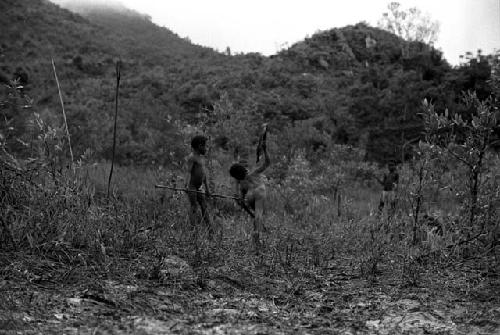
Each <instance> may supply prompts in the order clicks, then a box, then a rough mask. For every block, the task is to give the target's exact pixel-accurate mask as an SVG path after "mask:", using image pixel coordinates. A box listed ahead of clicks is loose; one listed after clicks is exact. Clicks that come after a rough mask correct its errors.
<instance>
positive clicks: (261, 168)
mask: <svg viewBox="0 0 500 335" xmlns="http://www.w3.org/2000/svg"><path fill="white" fill-rule="evenodd" d="M262 150H263V151H264V163H263V164H262V165H261V166H259V167H258V168H257V169H256V170H255V172H256V173H262V172H264V171H265V170H266V169H267V168H268V167H269V165H271V159H270V158H269V154H268V153H267V148H266V145H265V144H264V145H263V146H262Z"/></svg>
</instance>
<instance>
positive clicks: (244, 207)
mask: <svg viewBox="0 0 500 335" xmlns="http://www.w3.org/2000/svg"><path fill="white" fill-rule="evenodd" d="M155 188H166V189H169V190H174V191H183V192H191V193H199V194H205V195H206V193H205V192H201V191H196V190H189V189H186V188H179V187H173V186H167V185H155ZM210 196H211V197H216V198H225V199H234V200H236V202H237V203H238V205H239V206H240V207H241V208H243V209H244V210H245V212H247V213H248V215H250V216H251V217H252V218H255V214H254V213H253V212H252V211H251V210H250V208H248V206H247V205H246V204H245V202H243V201H241V200H242V199H241V198H237V197H232V196H230V195H224V194H213V193H211V194H210Z"/></svg>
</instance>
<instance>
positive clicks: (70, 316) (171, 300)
mask: <svg viewBox="0 0 500 335" xmlns="http://www.w3.org/2000/svg"><path fill="white" fill-rule="evenodd" d="M58 257H59V259H57V257H51V258H48V257H46V256H44V257H40V256H36V255H25V254H21V253H3V254H1V253H0V333H1V334H290V333H294V334H332V333H339V334H500V276H499V274H498V273H496V272H495V271H493V272H492V271H485V270H484V269H482V268H481V266H479V265H478V264H479V262H477V260H475V261H474V260H472V261H469V262H467V263H461V264H455V265H453V266H446V267H443V266H439V267H438V266H428V267H427V268H428V269H427V270H422V272H421V273H420V275H419V280H418V284H417V285H416V286H404V285H402V281H401V276H400V274H399V273H398V270H397V269H396V268H395V267H393V266H392V265H391V264H386V265H383V266H381V267H380V271H379V273H378V275H377V276H376V277H374V278H373V279H366V278H364V277H361V276H360V275H359V273H360V271H359V269H358V266H357V265H356V262H355V261H354V260H353V259H349V257H348V256H345V255H344V256H341V255H338V256H337V257H336V259H335V260H330V261H328V262H326V263H325V264H324V265H323V266H321V267H314V266H311V267H304V268H294V267H293V266H292V267H289V268H288V269H287V270H286V271H285V270H282V271H277V270H276V267H272V266H270V263H269V262H270V261H271V259H270V258H266V255H260V256H253V257H250V256H248V255H243V254H242V255H230V256H229V255H227V257H230V258H231V263H230V266H229V265H228V262H218V263H215V264H210V265H203V266H197V267H195V268H193V267H192V266H190V265H189V264H188V263H187V262H186V261H184V260H183V259H182V258H180V257H178V256H172V255H166V256H162V260H161V262H160V263H158V262H156V265H152V264H155V260H154V259H152V258H147V257H144V256H137V257H127V258H123V257H118V256H116V257H109V258H108V259H107V260H105V262H104V264H106V265H105V266H99V267H95V266H91V265H88V264H85V262H84V260H82V261H81V262H80V263H79V264H72V265H69V264H67V263H65V262H62V261H61V255H59V256H58ZM73 263H75V262H74V261H73Z"/></svg>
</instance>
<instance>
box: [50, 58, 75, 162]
mask: <svg viewBox="0 0 500 335" xmlns="http://www.w3.org/2000/svg"><path fill="white" fill-rule="evenodd" d="M52 69H53V70H54V77H55V78H56V83H57V90H58V92H59V101H60V102H61V107H62V114H63V119H64V128H65V129H66V137H67V138H68V146H69V155H70V157H71V169H73V170H74V169H75V167H74V165H73V161H74V159H73V149H72V148H71V136H70V135H69V128H68V121H67V118H66V111H65V110H64V102H63V98H62V93H61V86H60V85H59V79H58V78H57V72H56V64H55V63H54V58H52Z"/></svg>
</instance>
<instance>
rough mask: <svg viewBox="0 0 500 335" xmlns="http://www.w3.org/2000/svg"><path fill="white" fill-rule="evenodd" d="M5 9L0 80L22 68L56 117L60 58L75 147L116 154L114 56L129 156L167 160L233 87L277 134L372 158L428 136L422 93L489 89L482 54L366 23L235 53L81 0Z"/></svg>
mask: <svg viewBox="0 0 500 335" xmlns="http://www.w3.org/2000/svg"><path fill="white" fill-rule="evenodd" d="M2 7H3V8H2V9H5V10H2V14H0V20H1V21H0V23H1V24H2V25H3V26H4V27H5V29H3V30H2V55H3V56H2V59H1V62H2V64H1V68H0V69H1V71H2V77H3V78H4V79H9V78H12V77H13V76H14V74H15V73H16V71H17V72H20V71H21V72H23V73H25V74H26V75H27V78H28V82H27V83H26V84H27V85H25V86H26V87H25V92H26V93H27V94H29V95H30V96H32V97H33V98H34V99H35V102H36V103H35V104H34V109H35V110H36V111H37V112H38V113H41V114H42V115H43V116H44V117H52V118H58V117H57V115H58V113H56V111H57V110H58V107H57V104H58V98H57V94H56V86H55V82H54V79H53V74H52V68H51V65H50V59H51V57H53V58H54V60H55V62H56V66H57V69H58V72H59V76H60V80H61V85H62V90H63V94H64V99H65V102H66V105H67V110H68V123H69V127H70V133H71V134H72V136H73V137H74V141H73V142H74V145H75V151H76V152H79V153H82V152H84V151H85V150H86V149H87V148H91V149H92V151H94V152H95V154H96V157H102V158H109V152H110V144H109V143H111V141H110V138H109V134H110V129H111V115H112V114H111V111H112V109H113V108H112V105H111V103H112V101H113V90H114V84H115V81H114V75H113V71H114V62H115V61H116V60H117V59H121V60H122V62H123V70H122V73H123V81H122V87H121V94H120V102H121V104H120V105H121V107H120V119H119V122H118V124H119V128H120V129H119V145H118V151H119V161H120V162H122V163H138V164H144V163H146V164H147V163H151V162H152V161H155V162H161V163H167V161H168V160H169V159H170V158H168V159H167V160H166V158H165V157H166V156H165V153H166V152H167V151H168V152H177V151H179V147H180V143H181V138H180V133H182V128H183V127H184V126H185V125H186V124H187V123H191V124H196V123H198V122H199V121H200V120H201V119H203V118H206V117H210V115H209V114H210V113H211V112H212V111H213V108H214V105H215V104H216V103H217V102H218V101H219V100H220V99H221V97H222V96H225V95H227V96H228V98H229V100H230V101H231V103H233V104H234V106H235V110H236V113H238V110H245V109H247V110H248V109H250V110H253V112H252V113H253V115H254V116H253V117H254V119H255V120H254V121H255V122H258V121H259V120H266V121H268V122H270V123H271V127H272V128H273V129H275V130H276V131H277V132H278V133H279V132H282V131H283V130H284V129H288V128H290V127H292V128H293V127H297V126H299V127H302V128H310V131H309V134H304V135H305V136H303V138H304V141H305V142H304V143H301V144H300V145H302V146H304V147H306V148H307V149H308V150H316V149H317V148H318V147H323V148H325V147H328V146H329V145H331V144H334V143H340V144H350V145H354V146H358V147H360V148H362V149H363V150H366V153H367V155H366V156H367V158H368V159H370V160H375V161H384V160H387V159H397V160H401V159H404V158H405V157H407V156H408V155H410V154H411V148H412V146H411V145H405V144H406V143H408V142H409V143H416V142H417V140H416V139H418V138H419V136H420V134H421V131H422V119H421V117H420V116H419V108H420V107H419V106H420V102H421V101H422V100H423V99H424V98H427V99H428V100H430V101H433V102H434V103H435V104H436V105H438V106H445V105H447V106H450V104H456V103H457V102H458V97H459V95H460V92H461V91H463V90H467V89H479V90H481V92H480V95H482V96H486V95H487V94H489V92H490V91H491V89H490V88H489V87H488V84H487V80H488V79H489V73H490V67H489V65H488V63H487V62H486V61H481V62H479V63H477V64H476V63H474V65H475V66H474V67H471V66H467V67H464V68H456V69H453V68H451V67H450V66H449V65H448V64H447V63H446V61H445V60H443V59H442V55H441V53H440V52H439V51H437V50H435V49H433V48H431V47H429V46H427V45H425V44H423V43H419V42H411V43H407V42H404V41H403V40H401V39H400V38H398V37H397V36H395V35H393V34H390V33H388V32H386V31H383V30H381V29H378V28H372V27H369V26H367V25H366V24H364V23H360V24H357V25H354V26H348V27H345V28H336V29H331V30H328V31H323V32H319V33H317V34H315V35H313V36H312V37H310V38H306V39H305V40H304V41H302V42H299V43H296V44H295V45H292V46H291V47H290V48H288V49H286V50H282V51H281V52H280V53H278V54H277V55H275V56H271V57H264V56H262V55H259V54H246V55H233V56H229V55H225V54H222V53H219V52H216V51H214V50H212V49H210V48H206V47H201V46H196V45H193V44H191V43H190V42H189V41H188V40H186V39H183V38H180V37H178V36H177V35H176V34H175V33H173V32H172V31H170V30H169V29H167V28H161V27H158V26H156V25H155V24H153V23H152V22H151V21H150V19H149V18H148V17H147V16H145V15H142V14H139V13H136V12H134V11H131V10H128V9H125V8H117V7H116V6H109V7H102V6H101V7H98V8H93V7H90V8H89V7H86V6H85V5H73V8H72V9H73V10H75V11H78V12H80V13H82V15H83V16H84V17H81V16H79V15H77V14H72V13H71V12H69V11H67V10H65V9H61V8H59V7H58V6H57V5H54V4H51V3H49V2H46V1H40V0H36V1H30V2H28V1H10V0H7V1H4V2H2ZM367 38H370V39H371V40H372V42H370V43H371V44H370V43H369V42H367ZM369 44H370V45H369ZM483 58H485V59H486V57H483ZM472 68H474V69H475V68H478V69H477V70H472ZM471 70H472V71H471ZM200 118H201V119H200ZM177 121H178V122H177ZM304 122H305V123H304ZM313 133H320V134H321V136H319V137H318V136H316V138H314V137H315V135H313ZM222 135H223V134H222ZM310 137H313V138H310ZM235 145H238V144H237V143H236V144H235ZM167 147H168V149H167ZM403 147H404V149H403ZM179 155H180V153H177V154H176V157H177V158H176V159H178V158H179V157H178V156H179Z"/></svg>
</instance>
